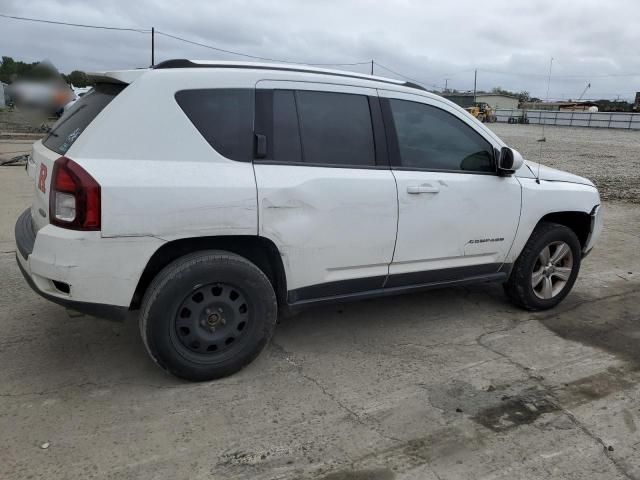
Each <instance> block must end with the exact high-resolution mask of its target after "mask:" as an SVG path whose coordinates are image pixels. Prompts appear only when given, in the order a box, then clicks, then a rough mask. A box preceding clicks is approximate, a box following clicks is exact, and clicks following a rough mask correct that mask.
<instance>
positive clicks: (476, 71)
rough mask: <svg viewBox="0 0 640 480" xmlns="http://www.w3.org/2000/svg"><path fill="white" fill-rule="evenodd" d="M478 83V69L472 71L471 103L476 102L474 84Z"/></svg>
mask: <svg viewBox="0 0 640 480" xmlns="http://www.w3.org/2000/svg"><path fill="white" fill-rule="evenodd" d="M477 85H478V69H477V68H476V69H475V70H474V71H473V105H474V106H475V104H476V86H477Z"/></svg>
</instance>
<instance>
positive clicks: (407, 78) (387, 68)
mask: <svg viewBox="0 0 640 480" xmlns="http://www.w3.org/2000/svg"><path fill="white" fill-rule="evenodd" d="M373 63H374V64H375V65H377V66H379V67H380V68H382V69H383V70H386V71H387V72H390V73H393V74H394V75H398V76H399V77H402V78H404V79H406V80H409V81H410V82H414V83H417V84H419V85H423V86H424V85H428V84H429V82H425V81H423V80H417V79H415V78H411V77H409V76H407V75H404V74H402V73H400V72H397V71H395V70H392V69H390V68H389V67H385V66H384V65H382V64H381V63H378V62H376V61H375V60H374V62H373ZM432 85H433V86H435V84H432Z"/></svg>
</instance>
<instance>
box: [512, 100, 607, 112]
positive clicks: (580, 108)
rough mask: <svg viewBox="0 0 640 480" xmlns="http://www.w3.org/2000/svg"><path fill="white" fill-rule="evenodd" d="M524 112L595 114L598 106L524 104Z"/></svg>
mask: <svg viewBox="0 0 640 480" xmlns="http://www.w3.org/2000/svg"><path fill="white" fill-rule="evenodd" d="M520 106H521V107H522V108H524V109H525V110H553V111H569V112H597V111H598V104H597V103H593V102H524V103H523V104H522V105H520Z"/></svg>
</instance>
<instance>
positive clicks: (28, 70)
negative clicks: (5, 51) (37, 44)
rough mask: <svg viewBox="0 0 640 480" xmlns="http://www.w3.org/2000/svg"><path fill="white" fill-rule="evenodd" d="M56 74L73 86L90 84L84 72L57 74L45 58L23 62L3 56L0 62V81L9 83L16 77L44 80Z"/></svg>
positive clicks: (56, 76) (75, 71)
mask: <svg viewBox="0 0 640 480" xmlns="http://www.w3.org/2000/svg"><path fill="white" fill-rule="evenodd" d="M58 76H61V77H62V78H63V79H64V81H65V82H67V83H72V84H73V86H75V87H86V86H88V85H91V84H92V83H91V81H90V80H89V77H87V74H86V73H85V72H82V71H80V70H74V71H72V72H71V73H70V74H69V75H65V74H64V73H63V74H59V73H58V71H57V70H56V68H55V67H54V66H53V64H52V63H51V62H49V61H47V60H45V61H42V62H34V63H25V62H23V61H20V60H14V59H13V58H11V57H6V56H3V57H2V62H0V81H2V82H4V83H11V82H13V81H14V80H16V79H17V78H28V79H31V80H45V79H51V78H58Z"/></svg>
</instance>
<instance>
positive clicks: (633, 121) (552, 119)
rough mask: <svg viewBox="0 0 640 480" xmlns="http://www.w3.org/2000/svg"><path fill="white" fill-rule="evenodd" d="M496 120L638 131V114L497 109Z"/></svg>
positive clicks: (639, 114) (639, 117)
mask: <svg viewBox="0 0 640 480" xmlns="http://www.w3.org/2000/svg"><path fill="white" fill-rule="evenodd" d="M496 118H497V121H498V122H504V123H530V124H534V125H542V124H544V125H562V126H567V127H593V128H622V129H625V130H640V113H625V112H569V111H553V110H521V109H512V110H510V109H498V110H496Z"/></svg>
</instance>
